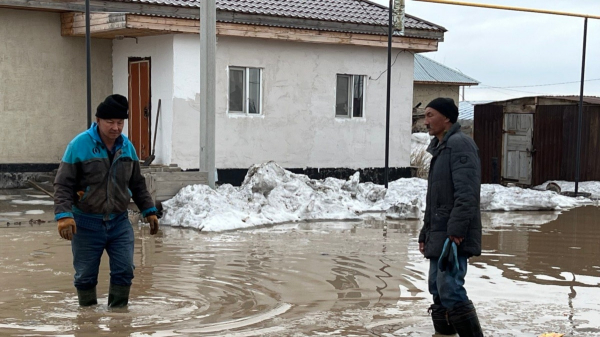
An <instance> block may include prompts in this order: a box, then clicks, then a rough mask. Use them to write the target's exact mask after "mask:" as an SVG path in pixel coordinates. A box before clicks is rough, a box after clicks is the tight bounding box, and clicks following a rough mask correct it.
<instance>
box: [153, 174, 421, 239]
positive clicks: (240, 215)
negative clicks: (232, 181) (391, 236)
mask: <svg viewBox="0 0 600 337" xmlns="http://www.w3.org/2000/svg"><path fill="white" fill-rule="evenodd" d="M414 180H415V182H411V181H412V180H411V179H407V180H406V181H407V182H393V183H392V184H391V185H390V189H389V191H387V190H386V189H385V188H384V187H383V186H380V185H376V184H373V183H360V175H359V173H358V172H356V173H355V174H354V175H352V176H351V177H350V179H349V180H347V181H346V180H341V179H335V178H327V179H324V180H313V179H309V178H308V177H307V176H306V175H303V174H294V173H292V172H290V171H287V170H285V169H284V168H282V167H281V166H279V165H278V164H276V163H274V162H268V163H264V164H261V165H254V166H252V167H251V168H250V169H249V170H248V174H247V175H246V177H245V179H244V182H243V183H242V185H241V186H240V187H234V186H231V185H229V184H226V185H222V186H220V187H218V188H217V189H216V190H212V189H211V188H209V187H208V186H206V185H191V186H187V187H184V188H183V189H181V191H179V193H177V195H176V196H175V197H173V198H172V199H170V200H167V201H165V202H164V203H163V207H164V211H165V216H164V218H163V220H162V222H164V223H168V224H171V225H173V226H181V227H191V228H197V229H198V228H202V227H203V230H205V231H225V230H233V229H240V228H248V227H256V226H261V225H271V224H277V223H284V222H292V221H301V220H351V219H359V214H361V213H364V212H371V211H375V212H386V214H387V216H389V217H392V218H397V219H406V218H414V219H416V218H419V217H420V216H421V209H422V207H423V206H422V200H423V197H422V196H420V194H419V193H421V194H422V193H424V192H423V191H424V186H426V182H421V181H420V180H421V179H414ZM411 189H414V191H412V192H410V191H409V190H411ZM416 189H422V190H423V191H421V192H419V191H417V190H416ZM407 192H408V193H407Z"/></svg>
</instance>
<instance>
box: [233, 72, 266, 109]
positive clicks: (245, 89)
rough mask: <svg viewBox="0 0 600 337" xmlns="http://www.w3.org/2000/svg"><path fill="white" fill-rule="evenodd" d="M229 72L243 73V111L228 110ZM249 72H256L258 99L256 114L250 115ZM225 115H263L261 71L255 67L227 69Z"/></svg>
mask: <svg viewBox="0 0 600 337" xmlns="http://www.w3.org/2000/svg"><path fill="white" fill-rule="evenodd" d="M231 70H238V71H239V70H241V71H243V72H244V79H243V81H244V87H243V99H244V107H243V111H235V110H231V109H230V102H229V95H230V92H231V88H230V87H229V85H230V80H229V78H230V76H231ZM250 70H258V82H259V83H258V88H259V90H260V92H259V95H258V96H259V98H258V113H250V90H249V89H250ZM227 113H230V114H236V115H242V114H243V115H248V116H261V115H262V114H263V69H262V68H256V67H239V66H229V67H228V69H227Z"/></svg>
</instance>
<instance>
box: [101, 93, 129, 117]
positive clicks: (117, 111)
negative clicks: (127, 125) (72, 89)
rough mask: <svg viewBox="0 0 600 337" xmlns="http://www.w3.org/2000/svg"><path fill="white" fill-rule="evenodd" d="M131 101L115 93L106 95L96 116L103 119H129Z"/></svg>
mask: <svg viewBox="0 0 600 337" xmlns="http://www.w3.org/2000/svg"><path fill="white" fill-rule="evenodd" d="M128 110H129V103H128V102H127V98H125V96H122V95H119V94H114V95H110V96H108V97H106V99H105V100H104V102H102V103H100V104H99V105H98V109H96V117H98V118H102V119H127V118H128V117H129V114H128V113H127V111H128Z"/></svg>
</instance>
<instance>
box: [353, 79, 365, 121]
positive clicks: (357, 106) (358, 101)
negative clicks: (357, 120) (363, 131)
mask: <svg viewBox="0 0 600 337" xmlns="http://www.w3.org/2000/svg"><path fill="white" fill-rule="evenodd" d="M353 78H354V92H353V95H352V96H353V97H352V117H362V115H363V111H362V110H363V88H364V86H363V81H364V76H359V75H355V76H353Z"/></svg>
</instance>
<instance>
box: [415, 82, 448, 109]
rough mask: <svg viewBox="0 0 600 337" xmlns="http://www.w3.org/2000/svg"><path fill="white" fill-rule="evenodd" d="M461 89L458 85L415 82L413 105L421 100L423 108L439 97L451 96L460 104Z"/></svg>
mask: <svg viewBox="0 0 600 337" xmlns="http://www.w3.org/2000/svg"><path fill="white" fill-rule="evenodd" d="M459 89H460V87H459V86H457V85H437V84H418V83H415V89H414V92H413V105H412V106H413V107H414V106H415V105H417V104H419V102H421V108H425V106H427V103H429V102H431V101H432V100H433V99H435V98H438V97H450V98H452V99H453V100H454V102H456V104H458V101H459Z"/></svg>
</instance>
